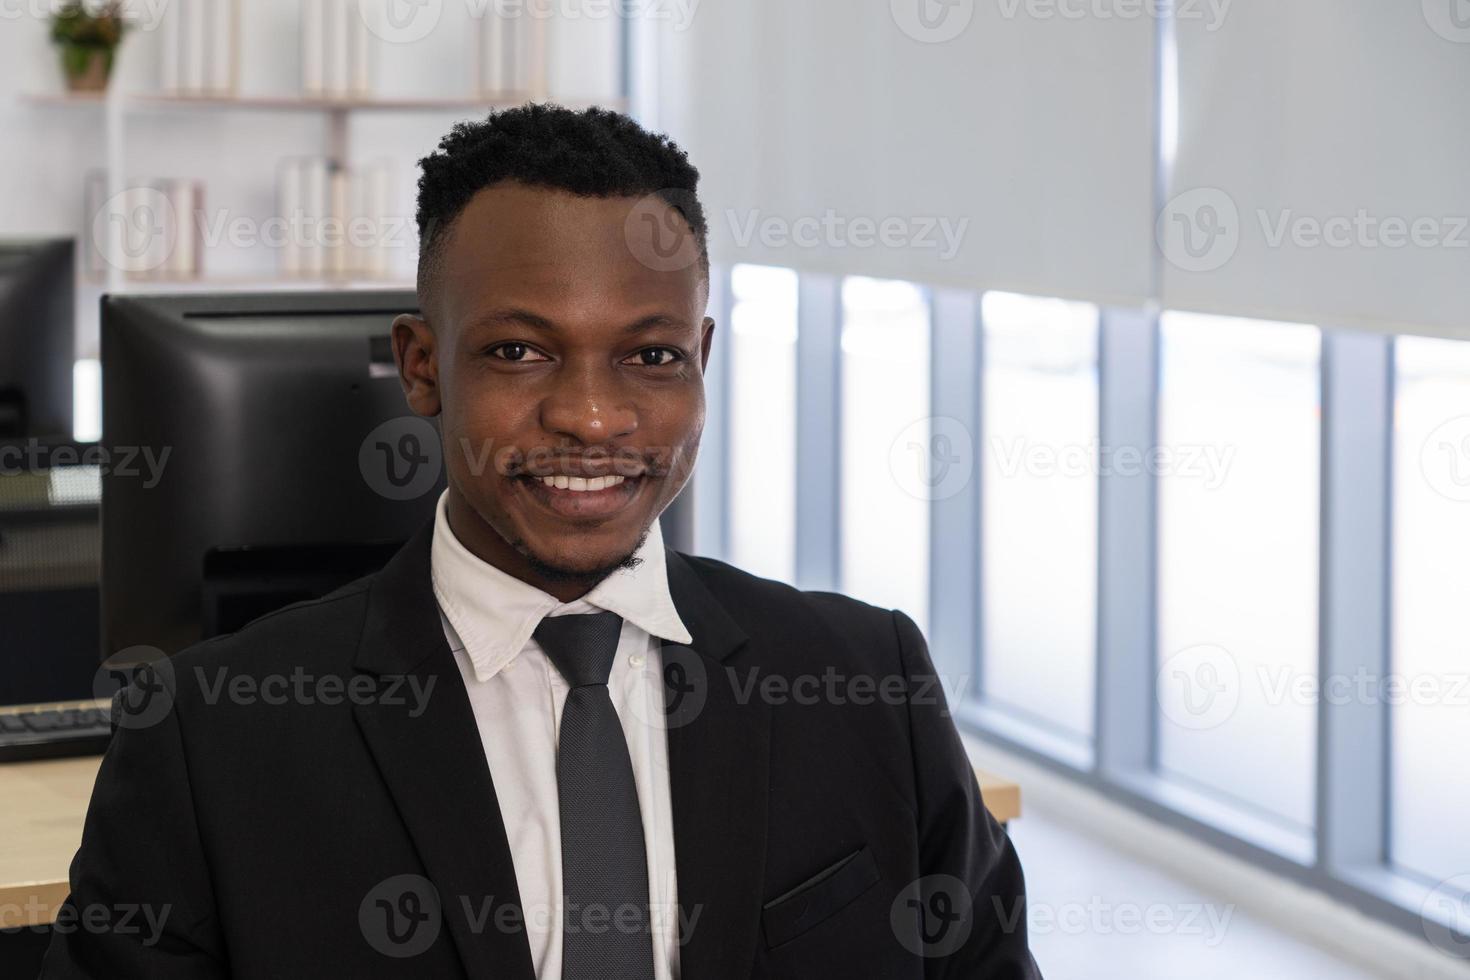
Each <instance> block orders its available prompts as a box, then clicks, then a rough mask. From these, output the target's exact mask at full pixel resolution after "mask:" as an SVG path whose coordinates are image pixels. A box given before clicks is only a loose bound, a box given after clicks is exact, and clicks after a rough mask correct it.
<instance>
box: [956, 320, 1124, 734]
mask: <svg viewBox="0 0 1470 980" xmlns="http://www.w3.org/2000/svg"><path fill="white" fill-rule="evenodd" d="M981 302H982V308H981V315H982V320H983V322H984V325H985V326H984V344H985V353H984V378H983V380H982V384H981V390H982V397H983V405H982V408H981V423H982V437H981V440H980V443H981V446H982V450H981V465H980V469H981V491H980V503H981V525H980V528H981V530H980V542H981V555H980V560H981V563H982V564H981V567H982V572H981V610H982V612H981V629H982V637H983V638H982V646H981V649H982V651H983V655H982V658H981V671H982V673H981V689H982V691H983V693H984V695H985V698H986V701H987V703H988V704H991V705H992V706H994V707H997V708H1003V709H1006V710H1010V711H1014V712H1016V713H1017V714H1019V715H1021V716H1023V717H1024V718H1026V719H1030V720H1036V721H1040V722H1042V723H1044V724H1047V725H1049V726H1051V727H1054V728H1056V729H1059V730H1060V731H1061V732H1062V733H1064V734H1066V735H1070V736H1074V737H1075V738H1077V739H1078V740H1081V741H1084V742H1090V741H1091V739H1092V733H1093V698H1094V680H1095V674H1096V671H1095V655H1096V639H1097V477H1098V465H1099V453H1098V387H1097V385H1098V381H1097V326H1098V313H1097V307H1095V306H1092V305H1091V304H1088V303H1069V302H1065V301H1063V300H1057V299H1038V298H1034V297H1029V296H1019V295H1016V294H1014V293H1000V292H989V293H986V294H985V295H984V297H983V298H982V301H981Z"/></svg>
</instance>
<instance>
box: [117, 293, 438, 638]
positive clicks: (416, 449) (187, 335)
mask: <svg viewBox="0 0 1470 980" xmlns="http://www.w3.org/2000/svg"><path fill="white" fill-rule="evenodd" d="M416 310H417V300H416V299H415V296H414V294H413V292H411V291H407V290H404V291H393V292H351V291H335V292H328V293H305V292H301V293H255V294H243V295H174V296H107V297H104V298H103V302H102V447H103V448H104V449H105V450H106V451H107V453H108V463H109V465H108V466H104V468H103V477H102V645H103V649H102V655H103V656H104V657H107V656H112V655H116V654H119V653H121V652H122V651H124V650H127V649H130V648H133V647H138V646H149V647H154V648H157V649H159V650H162V651H163V652H164V653H168V654H172V653H175V652H177V651H178V650H179V649H182V648H183V647H185V646H187V645H188V644H190V643H193V642H195V641H197V640H199V639H201V638H204V637H208V636H211V635H214V634H217V633H224V632H231V631H233V630H235V629H238V628H239V627H240V626H242V625H244V624H245V623H246V622H248V621H249V620H251V619H254V618H255V617H256V616H259V615H262V614H264V613H266V612H269V611H271V610H272V609H275V608H279V607H280V606H284V605H287V604H289V603H291V602H294V601H297V600H300V599H304V598H312V597H315V596H318V595H322V594H325V593H326V592H329V591H331V590H332V589H334V588H336V587H337V586H338V585H341V584H343V583H345V582H347V581H350V580H351V579H354V578H357V577H358V576H360V575H364V574H367V573H368V572H371V571H374V570H376V569H377V568H379V567H381V566H382V564H383V563H384V562H385V561H386V560H387V558H388V557H389V556H390V555H391V554H392V552H393V551H394V550H395V549H396V548H397V547H399V546H400V545H401V544H402V543H403V542H404V541H406V540H407V539H408V538H409V537H410V536H411V535H412V533H413V532H414V531H415V530H417V529H418V528H419V527H420V526H422V525H423V524H424V523H426V522H427V521H429V520H430V519H431V518H432V515H433V508H434V505H435V503H436V502H437V499H438V495H439V491H440V490H442V489H443V486H444V477H443V472H442V470H443V467H442V465H441V464H442V460H441V456H440V450H439V444H438V440H437V433H436V432H435V430H434V428H433V426H432V425H430V424H429V423H428V422H426V421H425V420H423V419H418V418H416V417H414V416H412V415H411V414H410V413H409V410H408V407H407V405H406V403H405V401H404V397H403V391H402V389H401V388H400V386H399V382H398V379H397V376H396V373H395V371H394V370H393V367H392V364H393V358H392V352H391V349H390V347H389V345H388V335H389V328H390V326H391V324H392V321H393V318H394V317H395V316H396V315H398V314H400V313H404V312H414V311H416ZM150 453H151V456H150V455H149V454H150ZM165 453H166V454H167V455H166V456H165ZM124 462H126V463H127V464H128V465H126V466H123V465H122V464H123V463H124Z"/></svg>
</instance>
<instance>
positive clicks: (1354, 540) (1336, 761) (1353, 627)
mask: <svg viewBox="0 0 1470 980" xmlns="http://www.w3.org/2000/svg"><path fill="white" fill-rule="evenodd" d="M1392 345H1393V342H1392V340H1391V339H1390V338H1388V337H1384V336H1379V335H1372V334H1358V333H1348V332H1334V331H1328V332H1326V333H1325V334H1324V336H1323V348H1322V530H1321V535H1322V560H1321V569H1322V571H1321V575H1322V581H1321V604H1322V605H1321V627H1320V630H1321V638H1320V645H1319V650H1318V664H1319V668H1318V669H1319V678H1320V683H1321V687H1320V690H1321V692H1322V695H1323V696H1321V697H1319V698H1318V707H1317V734H1318V746H1319V747H1318V754H1317V787H1316V791H1317V861H1318V864H1319V866H1320V867H1321V868H1322V869H1323V870H1324V871H1326V872H1327V873H1328V874H1329V875H1332V876H1334V877H1336V876H1338V875H1340V874H1341V873H1342V872H1343V871H1344V870H1348V869H1359V870H1366V869H1368V868H1369V867H1372V868H1376V867H1377V866H1379V865H1381V864H1382V862H1383V860H1384V858H1385V854H1384V842H1385V839H1386V830H1387V827H1386V817H1387V806H1386V801H1387V798H1388V796H1387V790H1388V786H1387V775H1388V758H1387V746H1388V740H1387V733H1388V724H1389V718H1388V710H1389V709H1388V706H1387V704H1386V703H1385V699H1384V698H1382V697H1377V696H1367V697H1359V696H1358V694H1359V692H1360V685H1358V684H1357V682H1356V681H1355V678H1359V677H1366V678H1369V679H1379V680H1380V681H1381V680H1382V679H1383V678H1385V677H1386V676H1387V673H1388V596H1389V526H1388V525H1389V486H1390V473H1391V472H1392V467H1391V459H1392V431H1393V420H1392V411H1393V381H1392V360H1393V356H1392V350H1393V346H1392ZM1343 681H1346V682H1348V684H1347V687H1346V688H1345V692H1346V693H1347V694H1348V695H1349V696H1347V697H1341V696H1339V695H1340V694H1342V693H1344V688H1343ZM1363 690H1366V691H1368V692H1369V693H1370V694H1371V693H1373V692H1376V691H1378V690H1380V688H1379V687H1376V686H1372V685H1370V686H1368V687H1367V688H1363Z"/></svg>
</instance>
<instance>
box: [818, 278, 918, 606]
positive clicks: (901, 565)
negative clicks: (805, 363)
mask: <svg viewBox="0 0 1470 980" xmlns="http://www.w3.org/2000/svg"><path fill="white" fill-rule="evenodd" d="M929 333H930V331H929V303H928V299H927V297H926V296H925V295H924V293H923V291H922V290H921V289H920V288H919V287H918V286H915V285H912V284H910V283H906V282H894V281H887V280H876V279H862V278H849V279H846V280H844V281H843V284H842V362H841V363H842V368H841V369H842V381H841V389H842V433H841V439H842V445H841V457H842V478H841V529H842V530H841V537H842V546H841V551H842V554H841V562H840V569H841V581H842V590H843V591H844V592H846V593H847V594H849V595H852V596H854V597H856V598H859V599H863V600H865V601H867V602H872V603H874V604H876V605H880V606H887V607H892V608H898V609H902V610H903V611H904V612H905V613H907V614H908V615H909V616H910V617H911V618H912V619H913V620H914V622H915V623H916V624H918V626H919V628H920V629H922V630H927V629H928V621H929V504H928V500H927V495H926V488H927V486H928V481H929V473H930V470H929V467H930V466H931V457H930V454H931V451H932V447H931V446H930V440H929V434H930V432H929V430H930V425H929V416H930V405H929Z"/></svg>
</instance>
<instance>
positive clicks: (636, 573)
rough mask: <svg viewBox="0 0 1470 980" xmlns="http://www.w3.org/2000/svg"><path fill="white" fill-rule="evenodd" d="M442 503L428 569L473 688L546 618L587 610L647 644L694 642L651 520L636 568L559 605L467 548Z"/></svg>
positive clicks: (517, 650) (515, 651)
mask: <svg viewBox="0 0 1470 980" xmlns="http://www.w3.org/2000/svg"><path fill="white" fill-rule="evenodd" d="M448 497H449V491H447V490H446V491H444V493H443V494H442V495H441V496H440V497H439V503H438V506H437V507H436V508H435V511H434V539H433V544H432V546H431V551H430V560H429V564H430V569H431V572H432V576H433V581H434V595H435V597H436V598H437V599H438V600H439V609H440V612H442V613H443V615H444V618H445V619H446V620H448V621H449V625H450V626H451V627H453V630H454V633H455V634H457V635H458V636H459V639H460V641H461V642H462V643H463V644H464V649H465V653H466V655H467V656H468V657H469V658H470V663H471V664H472V665H473V666H474V672H475V680H476V681H480V682H482V683H483V682H484V681H487V680H489V679H490V678H492V677H494V676H495V675H496V674H497V673H499V671H500V670H501V668H503V667H504V666H505V665H506V664H508V663H510V662H511V661H512V660H514V659H515V658H516V656H517V655H518V654H519V653H520V652H521V650H522V649H524V648H525V646H526V643H527V642H528V641H529V640H530V639H531V634H532V633H534V632H535V630H536V627H537V626H538V625H540V623H541V620H542V619H544V618H545V617H546V616H558V615H563V614H567V613H585V612H591V611H592V609H593V607H595V608H597V609H605V610H607V611H608V612H614V613H617V614H618V615H619V616H621V617H622V618H623V620H624V621H626V622H629V623H632V624H633V625H634V626H637V627H638V628H639V629H642V630H643V631H644V632H646V633H648V634H650V635H652V636H657V637H661V638H662V639H665V640H669V641H671V642H674V643H692V642H693V641H694V638H693V637H692V636H690V634H689V630H688V629H686V628H685V626H684V622H683V620H681V619H680V618H679V611H678V610H677V609H676V608H675V607H674V600H673V597H672V596H670V594H669V578H668V567H667V566H666V564H665V560H664V539H663V531H662V529H661V528H660V527H659V522H658V521H657V520H655V521H654V522H653V524H652V526H651V527H649V529H648V535H647V537H645V538H644V540H643V544H642V545H640V546H639V548H638V550H637V551H636V552H634V555H635V556H636V557H638V558H641V559H642V561H640V562H639V563H638V564H637V565H636V566H635V567H634V568H620V569H618V570H617V571H615V572H613V573H612V574H611V575H609V576H608V577H607V578H605V579H603V580H602V581H601V582H599V583H597V585H596V586H595V587H594V588H593V589H592V590H591V591H590V592H588V593H587V594H586V595H584V596H583V597H582V598H580V599H576V600H573V601H572V602H565V603H564V602H562V601H561V600H560V599H558V598H556V596H554V595H551V594H550V593H548V592H543V591H542V590H541V589H538V588H536V587H535V586H534V585H531V584H530V583H529V582H523V581H521V580H520V579H518V578H516V577H515V576H514V575H511V574H510V573H508V572H505V571H502V570H501V569H499V568H496V567H495V566H494V565H492V564H490V563H489V562H487V561H485V560H483V559H481V558H479V557H478V556H476V555H475V554H474V553H472V552H471V551H470V550H469V549H468V548H466V547H465V546H464V545H463V544H462V543H461V542H460V540H459V538H457V537H456V536H455V534H454V531H453V530H452V529H451V528H450V526H449V518H448V512H447V504H446V501H447V500H448Z"/></svg>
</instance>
